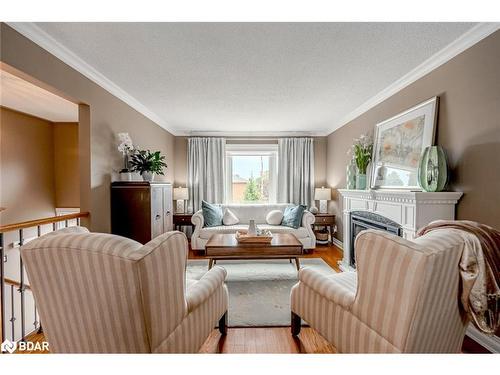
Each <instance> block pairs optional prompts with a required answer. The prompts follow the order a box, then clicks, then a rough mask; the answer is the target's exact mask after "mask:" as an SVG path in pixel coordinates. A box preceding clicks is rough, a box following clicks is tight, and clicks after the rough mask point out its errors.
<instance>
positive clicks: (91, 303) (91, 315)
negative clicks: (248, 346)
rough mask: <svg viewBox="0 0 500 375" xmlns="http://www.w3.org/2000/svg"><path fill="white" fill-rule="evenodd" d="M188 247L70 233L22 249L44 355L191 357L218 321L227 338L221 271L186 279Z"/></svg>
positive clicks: (178, 238) (172, 240) (171, 241)
mask: <svg viewBox="0 0 500 375" xmlns="http://www.w3.org/2000/svg"><path fill="white" fill-rule="evenodd" d="M187 251H188V250H187V240H186V236H185V235H184V234H182V233H180V232H169V233H165V234H163V235H161V236H159V237H157V238H155V239H154V240H152V241H150V242H149V243H147V244H146V245H144V246H143V245H141V244H140V243H138V242H135V241H132V240H129V239H127V238H123V237H119V236H115V235H110V234H102V233H88V231H87V230H86V229H85V228H81V227H73V228H67V229H64V230H61V231H57V232H53V233H51V234H48V235H45V236H42V237H40V238H39V239H37V240H34V241H32V242H30V243H28V244H26V245H24V246H23V247H22V249H21V255H22V259H23V262H24V264H25V266H26V271H27V274H28V277H29V281H30V285H31V288H32V290H33V293H34V296H35V300H36V303H37V307H38V309H39V313H40V319H41V321H42V325H43V329H44V333H45V336H46V339H47V341H48V342H49V345H50V351H51V352H56V353H189V352H197V351H198V350H199V348H200V347H201V345H202V344H203V342H204V341H205V340H206V338H207V337H208V335H209V334H210V332H211V331H212V330H213V328H214V327H215V325H216V324H217V321H219V329H220V330H221V332H222V333H223V334H225V332H226V326H227V325H226V323H227V313H226V312H227V306H228V294H227V289H226V286H225V285H224V280H225V277H226V272H225V270H224V269H223V268H220V267H216V268H212V269H211V270H210V271H208V272H207V273H206V274H205V275H204V276H203V277H202V278H201V279H200V280H199V281H196V282H194V281H190V280H186V261H187Z"/></svg>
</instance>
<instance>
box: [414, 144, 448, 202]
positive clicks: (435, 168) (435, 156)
mask: <svg viewBox="0 0 500 375" xmlns="http://www.w3.org/2000/svg"><path fill="white" fill-rule="evenodd" d="M448 177H449V173H448V163H447V160H446V154H445V152H444V150H443V148H442V147H441V146H429V147H427V148H426V149H425V150H424V152H423V154H422V157H421V158H420V164H419V166H418V184H419V185H420V187H421V188H422V189H424V190H425V191H431V192H435V191H443V189H444V188H445V187H446V184H447V183H448Z"/></svg>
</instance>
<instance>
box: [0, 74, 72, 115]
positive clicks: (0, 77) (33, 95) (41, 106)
mask: <svg viewBox="0 0 500 375" xmlns="http://www.w3.org/2000/svg"><path fill="white" fill-rule="evenodd" d="M0 105H2V106H4V107H7V108H11V109H14V110H16V111H19V112H23V113H27V114H30V115H32V116H36V117H39V118H43V119H45V120H49V121H52V122H77V121H78V105H76V104H75V103H72V102H70V101H68V100H66V99H63V98H61V97H60V96H57V95H54V94H52V93H51V92H49V91H47V90H44V89H42V88H40V87H38V86H35V85H33V84H32V83H30V82H27V81H25V80H23V79H21V78H18V77H16V76H14V75H12V74H10V73H8V72H6V71H4V70H0Z"/></svg>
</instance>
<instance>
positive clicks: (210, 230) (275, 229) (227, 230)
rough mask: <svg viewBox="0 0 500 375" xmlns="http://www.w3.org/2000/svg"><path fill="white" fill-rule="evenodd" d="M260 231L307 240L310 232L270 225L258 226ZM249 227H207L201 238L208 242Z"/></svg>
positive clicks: (203, 229) (239, 225)
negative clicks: (216, 236)
mask: <svg viewBox="0 0 500 375" xmlns="http://www.w3.org/2000/svg"><path fill="white" fill-rule="evenodd" d="M257 226H258V227H259V229H262V230H269V231H270V232H271V233H292V234H294V235H295V236H296V237H297V238H299V239H300V238H306V237H308V236H309V235H308V232H307V229H306V228H305V227H299V228H297V229H293V228H290V227H284V226H282V225H269V224H257ZM247 229H248V225H246V224H237V225H221V226H218V227H205V228H202V229H201V230H200V234H199V236H200V238H202V239H205V240H208V239H209V238H210V236H211V235H213V234H216V233H218V234H232V233H236V231H238V230H247Z"/></svg>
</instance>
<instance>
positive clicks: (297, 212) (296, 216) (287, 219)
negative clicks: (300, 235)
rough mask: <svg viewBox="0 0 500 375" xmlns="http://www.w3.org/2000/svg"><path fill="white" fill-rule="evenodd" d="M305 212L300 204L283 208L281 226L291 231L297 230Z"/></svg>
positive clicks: (304, 207) (304, 208)
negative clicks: (291, 229)
mask: <svg viewBox="0 0 500 375" xmlns="http://www.w3.org/2000/svg"><path fill="white" fill-rule="evenodd" d="M305 210H306V206H304V205H302V204H301V205H298V206H289V207H287V208H285V212H284V213H283V220H281V225H283V226H285V227H290V228H293V229H297V228H299V227H300V225H301V224H302V215H303V214H304V211H305Z"/></svg>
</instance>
